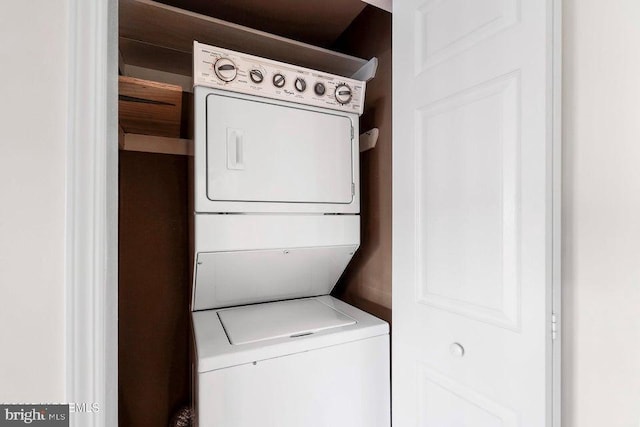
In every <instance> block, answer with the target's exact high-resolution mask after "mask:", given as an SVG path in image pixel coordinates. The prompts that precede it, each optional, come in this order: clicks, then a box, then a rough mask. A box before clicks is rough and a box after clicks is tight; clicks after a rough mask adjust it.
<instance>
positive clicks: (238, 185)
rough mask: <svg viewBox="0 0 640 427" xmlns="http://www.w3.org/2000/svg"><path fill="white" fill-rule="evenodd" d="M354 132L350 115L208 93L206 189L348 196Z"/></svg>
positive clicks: (234, 194)
mask: <svg viewBox="0 0 640 427" xmlns="http://www.w3.org/2000/svg"><path fill="white" fill-rule="evenodd" d="M352 132H353V131H352V123H351V120H350V119H349V118H348V117H345V116H341V115H337V114H331V113H325V112H317V111H310V110H305V109H299V108H292V107H288V106H283V105H276V104H270V103H267V102H259V101H252V100H246V99H238V98H234V97H229V96H222V95H213V94H210V95H209V96H208V97H207V196H208V198H209V199H210V200H212V201H247V202H289V203H336V204H349V203H351V201H352V200H353V192H354V180H353V170H352V165H353V158H352V153H353V149H352V143H353V141H352Z"/></svg>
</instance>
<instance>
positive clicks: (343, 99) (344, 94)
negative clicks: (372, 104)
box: [335, 83, 353, 104]
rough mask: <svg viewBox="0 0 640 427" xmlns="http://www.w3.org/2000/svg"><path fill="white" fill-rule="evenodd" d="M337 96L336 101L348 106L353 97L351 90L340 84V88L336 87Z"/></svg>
mask: <svg viewBox="0 0 640 427" xmlns="http://www.w3.org/2000/svg"><path fill="white" fill-rule="evenodd" d="M335 96H336V101H338V102H339V103H340V104H347V103H348V102H349V101H351V97H352V96H353V95H352V93H351V88H350V87H349V86H347V85H346V84H344V83H343V84H339V85H338V87H336V93H335Z"/></svg>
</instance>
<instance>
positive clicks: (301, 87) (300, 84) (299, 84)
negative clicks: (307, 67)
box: [293, 77, 307, 92]
mask: <svg viewBox="0 0 640 427" xmlns="http://www.w3.org/2000/svg"><path fill="white" fill-rule="evenodd" d="M293 86H294V87H295V88H296V90H297V91H298V92H304V91H305V90H307V82H305V81H304V79H303V78H301V77H298V78H297V79H296V81H295V83H294V84H293Z"/></svg>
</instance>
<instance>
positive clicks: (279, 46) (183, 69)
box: [119, 0, 377, 80]
mask: <svg viewBox="0 0 640 427" xmlns="http://www.w3.org/2000/svg"><path fill="white" fill-rule="evenodd" d="M119 25H120V54H121V62H122V63H121V65H120V67H121V71H122V72H123V73H124V74H127V72H126V68H127V66H135V67H142V68H146V69H153V70H158V71H162V72H165V73H172V74H177V75H183V76H191V69H192V51H193V41H194V40H197V41H199V42H201V43H206V44H211V45H214V46H220V47H223V48H226V49H231V50H237V51H240V52H245V53H248V54H252V55H257V56H263V57H266V58H270V59H274V60H277V61H282V62H287V63H292V64H296V65H300V66H303V67H308V68H312V69H316V70H320V71H325V72H328V73H332V74H337V75H341V76H345V77H353V78H356V79H359V80H370V79H371V78H373V77H374V76H375V72H376V68H377V59H376V58H373V59H372V60H371V61H367V60H365V59H361V58H356V57H353V56H349V55H345V54H342V53H338V52H334V51H331V50H328V49H323V48H319V47H316V46H312V45H309V44H306V43H301V42H298V41H295V40H291V39H287V38H284V37H280V36H276V35H273V34H269V33H265V32H263V31H258V30H254V29H251V28H248V27H244V26H241V25H236V24H232V23H229V22H226V21H222V20H220V19H215V18H211V17H209V16H205V15H200V14H197V13H193V12H189V11H186V10H182V9H178V8H175V7H171V6H167V5H164V4H161V3H156V2H154V1H151V0H120V3H119ZM123 69H124V70H123Z"/></svg>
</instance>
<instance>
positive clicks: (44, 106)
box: [0, 0, 68, 403]
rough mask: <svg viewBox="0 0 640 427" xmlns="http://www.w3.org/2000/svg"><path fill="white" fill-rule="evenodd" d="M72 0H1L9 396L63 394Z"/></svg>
mask: <svg viewBox="0 0 640 427" xmlns="http://www.w3.org/2000/svg"><path fill="white" fill-rule="evenodd" d="M67 5H68V4H67V1H66V0H56V1H51V0H30V1H23V0H3V1H1V2H0V61H1V62H0V64H1V65H0V101H1V102H0V131H1V132H2V134H1V135H0V342H1V344H0V402H17V403H19V402H24V403H29V402H63V401H65V395H64V386H65V383H64V375H65V372H64V367H65V364H64V344H65V343H64V242H65V237H64V232H65V229H64V226H65V220H64V215H65V157H66V152H65V145H66V138H67V69H68V66H67V62H68V61H67V59H68V56H67V55H68V52H67V43H68V40H67V27H68V17H67Z"/></svg>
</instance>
